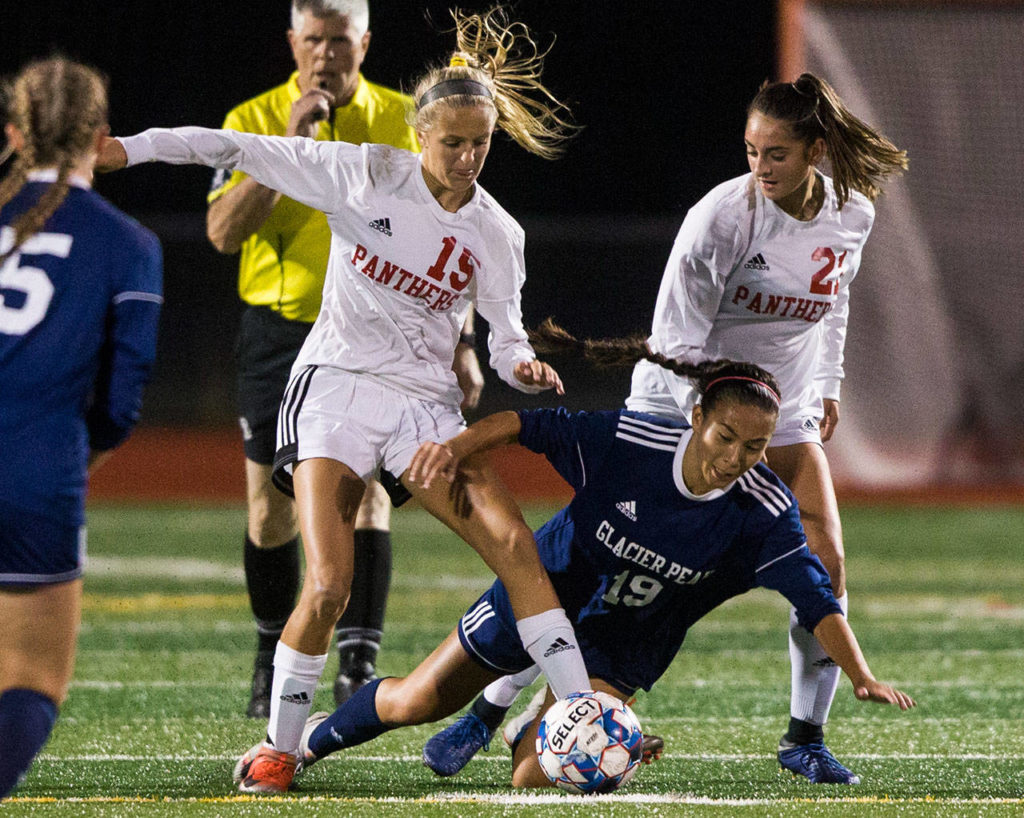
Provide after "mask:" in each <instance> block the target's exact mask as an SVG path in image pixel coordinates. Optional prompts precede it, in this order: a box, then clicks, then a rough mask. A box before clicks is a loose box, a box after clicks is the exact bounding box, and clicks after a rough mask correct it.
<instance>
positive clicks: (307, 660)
mask: <svg viewBox="0 0 1024 818" xmlns="http://www.w3.org/2000/svg"><path fill="white" fill-rule="evenodd" d="M326 664H327V654H326V653H325V654H323V655H322V656H310V655H308V654H306V653H299V652H298V651H297V650H292V649H291V648H290V647H288V646H287V645H286V644H285V643H284V642H282V641H280V640H278V643H277V650H276V651H275V653H274V683H273V684H272V685H271V688H270V722H269V723H268V724H267V736H268V737H269V739H270V743H271V744H273V745H274V749H275V750H280V751H281V752H283V753H295V751H296V750H298V749H299V741H300V740H301V739H302V728H303V727H304V726H305V725H306V718H307V717H308V716H309V711H310V709H311V708H312V706H313V694H314V693H315V692H316V683H317V682H318V681H320V674H321V673H323V672H324V666H325V665H326Z"/></svg>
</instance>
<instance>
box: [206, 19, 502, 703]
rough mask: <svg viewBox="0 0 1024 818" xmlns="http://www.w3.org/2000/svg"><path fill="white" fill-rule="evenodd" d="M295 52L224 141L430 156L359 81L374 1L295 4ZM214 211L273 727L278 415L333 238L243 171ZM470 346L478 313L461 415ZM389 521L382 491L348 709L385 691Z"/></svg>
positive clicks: (218, 192)
mask: <svg viewBox="0 0 1024 818" xmlns="http://www.w3.org/2000/svg"><path fill="white" fill-rule="evenodd" d="M288 42H289V45H290V46H291V50H292V55H293V57H294V59H295V65H296V69H297V70H296V71H295V72H294V73H293V74H292V75H291V77H290V78H289V79H288V81H287V82H285V83H284V84H283V85H279V86H277V87H275V88H272V89H270V90H269V91H267V92H266V93H263V94H261V95H259V96H257V97H255V98H253V99H251V100H249V101H247V102H243V103H242V104H241V105H239V106H238V107H236V108H234V109H233V110H231V111H230V112H229V113H228V115H227V117H226V118H225V120H224V127H225V128H230V129H233V130H237V131H245V132H248V133H257V134H270V135H279V136H280V135H283V136H304V137H311V138H313V139H317V140H342V141H346V142H352V143H362V142H378V143H386V144H390V145H394V146H396V147H399V148H406V149H409V150H414V151H416V150H419V146H418V143H417V141H416V134H415V132H414V130H413V129H412V128H411V127H410V126H409V125H408V124H407V123H406V111H407V110H408V108H409V107H410V106H411V100H410V98H409V97H407V96H405V95H404V94H400V93H399V92H397V91H393V90H391V89H389V88H385V87H383V86H381V85H377V84H375V83H372V82H369V81H367V80H366V79H365V78H364V77H363V76H362V74H361V73H360V67H361V65H362V62H363V59H364V58H365V56H366V52H367V49H368V47H369V44H370V30H369V8H368V5H367V2H366V0H293V2H292V6H291V29H290V30H289V31H288ZM208 202H209V209H208V211H207V221H206V227H207V236H208V237H209V239H210V241H211V242H212V244H213V246H214V247H215V248H216V249H217V250H218V251H220V252H222V253H236V252H239V251H241V260H240V263H239V277H238V293H239V296H240V297H241V298H242V300H243V301H244V302H245V304H246V309H245V311H244V313H243V315H242V321H241V327H240V330H239V335H238V343H237V368H238V400H239V423H240V425H241V427H242V436H243V440H244V447H245V457H246V461H245V476H246V498H247V507H248V525H247V529H246V535H245V550H244V564H245V577H246V585H247V588H248V591H249V600H250V603H251V605H252V611H253V615H254V617H255V619H256V628H257V635H258V642H257V652H256V659H255V663H254V667H253V677H252V695H251V699H250V701H249V705H248V707H247V709H246V714H247V715H248V716H250V717H252V718H267V717H268V716H269V713H270V687H271V681H272V678H273V657H274V650H275V648H276V645H277V640H278V637H279V636H280V635H281V630H282V628H283V627H284V624H285V622H286V621H287V620H288V615H289V614H290V613H291V611H292V608H293V606H294V604H295V598H296V594H297V592H298V589H299V580H300V565H299V542H298V522H297V516H296V512H295V507H294V502H293V501H292V500H291V499H289V498H288V497H286V496H285V495H284V494H281V493H280V492H278V491H277V489H275V488H274V487H273V485H272V483H271V479H270V475H271V470H272V463H273V459H274V450H275V444H276V440H275V437H276V425H277V410H278V406H279V404H280V402H281V396H282V393H283V392H284V388H285V385H286V384H287V381H288V375H289V372H290V370H291V366H292V363H293V362H294V360H295V357H296V355H297V354H298V352H299V349H300V348H301V346H302V344H303V342H304V341H305V338H306V335H307V333H308V332H309V330H310V328H311V327H312V325H313V321H314V320H316V317H317V314H318V313H319V311H320V299H321V293H322V290H323V283H324V274H325V271H326V268H327V257H328V253H329V251H330V242H331V233H330V230H329V229H328V226H327V220H326V217H325V216H324V214H323V213H321V212H319V211H316V210H313V209H311V208H309V207H306V206H305V205H301V204H299V203H298V202H295V201H294V200H292V199H289V198H288V197H286V196H282V195H281V194H280V193H277V192H276V191H273V190H271V189H270V188H267V187H264V186H263V185H260V184H258V183H257V182H256V181H255V180H254V179H251V178H250V177H248V176H246V174H244V173H241V172H237V171H236V172H234V173H228V172H226V171H218V172H217V173H216V175H215V177H214V181H213V185H212V188H211V191H210V194H209V197H208ZM473 341H474V338H473V333H472V312H470V314H469V318H468V319H467V322H466V326H465V327H464V330H463V335H462V343H460V344H459V347H458V350H457V354H456V357H455V370H456V374H457V375H458V380H459V385H460V386H461V387H462V388H463V392H464V394H465V401H464V403H463V408H464V409H465V408H471V407H472V406H474V405H475V404H476V402H477V401H478V400H479V396H480V391H481V389H482V387H483V377H482V375H481V372H480V367H479V364H478V362H477V359H476V353H475V351H474V348H473ZM395 502H396V505H397V503H398V502H400V500H399V499H397V498H396V500H395ZM390 517H391V513H390V505H389V502H388V495H387V492H386V491H385V490H384V488H382V487H381V486H380V485H379V484H377V483H371V484H370V485H368V486H367V490H366V493H365V495H364V496H363V501H362V505H361V506H360V508H359V513H358V515H357V518H356V532H355V565H354V575H353V581H352V595H351V598H350V599H349V603H348V607H347V608H346V610H345V613H344V614H343V615H342V617H341V619H340V620H339V621H338V624H337V628H336V636H337V646H338V654H339V666H338V675H337V678H336V679H335V683H334V698H335V701H336V702H337V703H338V704H340V703H341V702H343V701H344V700H345V699H347V698H348V697H349V696H350V695H351V694H352V693H353V692H354V691H355V690H356V689H358V688H359V687H361V686H362V685H363V684H365V683H366V682H368V681H370V680H371V679H373V678H375V664H376V658H377V652H378V650H379V648H380V640H381V635H382V629H383V621H384V610H385V606H386V603H387V594H388V587H389V584H390V578H391V533H390Z"/></svg>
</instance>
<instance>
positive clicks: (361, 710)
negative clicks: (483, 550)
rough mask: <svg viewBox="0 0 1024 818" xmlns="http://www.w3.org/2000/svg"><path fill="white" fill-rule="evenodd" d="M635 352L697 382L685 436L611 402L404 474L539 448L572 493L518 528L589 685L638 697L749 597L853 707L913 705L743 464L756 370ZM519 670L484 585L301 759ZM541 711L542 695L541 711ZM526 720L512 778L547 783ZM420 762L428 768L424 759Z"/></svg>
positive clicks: (789, 510) (499, 607) (785, 512)
mask: <svg viewBox="0 0 1024 818" xmlns="http://www.w3.org/2000/svg"><path fill="white" fill-rule="evenodd" d="M641 343H642V342H641ZM644 357H645V358H647V359H649V360H654V361H656V362H659V363H662V364H663V365H665V364H668V365H672V366H673V367H674V368H675V369H676V371H680V372H684V373H685V374H688V375H689V376H691V377H693V378H694V379H695V380H696V381H697V383H698V386H699V389H700V392H701V395H702V401H701V404H700V405H698V406H697V407H696V408H695V409H694V412H693V418H692V427H691V426H690V424H688V423H686V422H685V421H681V420H671V419H666V418H661V417H657V416H654V415H647V414H644V413H640V412H632V411H629V410H619V411H608V412H582V413H578V414H570V413H569V412H567V411H565V410H564V409H539V410H533V411H520V412H502V413H499V414H496V415H492V416H490V417H488V418H485V419H484V420H482V421H480V422H478V423H476V424H474V425H473V426H471V427H470V428H469V429H468V430H467V431H465V432H463V433H461V434H460V435H458V436H456V437H455V438H453V439H452V440H450V441H448V443H447V444H436V443H426V444H424V445H423V446H422V447H421V448H420V450H419V452H418V453H417V455H416V456H415V457H414V458H413V461H412V463H411V465H410V471H409V477H410V480H412V481H413V482H414V483H418V484H420V485H423V486H429V485H430V484H431V483H432V482H433V481H435V480H439V479H444V480H447V481H448V482H449V483H451V485H452V487H453V490H455V491H457V490H458V486H459V481H458V473H459V464H460V462H461V461H462V460H463V458H466V457H469V456H471V455H474V454H478V453H480V452H483V451H486V450H488V449H491V448H493V447H495V446H500V445H504V444H508V443H513V442H518V443H519V444H521V445H523V446H526V447H527V448H529V449H532V450H533V451H536V452H539V453H542V454H544V455H546V456H547V458H548V460H549V461H550V462H551V463H552V465H553V466H554V467H555V469H556V470H557V471H558V472H559V474H560V475H561V476H562V477H563V478H564V479H565V480H566V481H567V482H568V483H569V484H570V485H571V486H572V487H573V489H574V491H575V496H574V497H573V499H572V501H571V502H570V503H569V505H568V506H566V507H565V508H564V509H562V510H561V511H560V512H559V513H558V514H556V515H555V516H554V517H553V518H552V519H551V520H549V521H548V522H547V523H546V524H545V525H544V526H543V527H541V529H540V530H539V531H538V532H537V533H536V539H537V544H538V549H539V552H540V555H541V561H542V563H543V564H544V567H545V568H546V569H547V572H548V574H549V575H550V577H551V581H552V583H553V585H554V586H555V589H556V591H557V592H558V594H559V598H560V600H561V601H562V604H563V606H564V607H565V610H566V613H567V615H568V616H569V618H570V619H571V620H572V622H573V626H574V629H575V631H576V634H577V639H578V640H579V645H580V648H581V649H582V651H583V655H584V659H585V660H586V664H587V668H588V670H589V671H590V673H591V684H592V686H593V688H594V689H596V690H603V691H605V692H608V693H610V694H612V695H614V696H616V697H618V698H620V699H627V698H629V697H630V696H632V695H633V693H634V692H635V691H636V690H638V689H641V688H642V689H644V690H647V689H649V688H650V687H651V685H653V684H654V682H655V681H656V680H657V679H658V677H659V676H661V674H662V673H663V672H664V671H665V669H666V668H667V667H668V665H669V663H670V662H671V661H672V658H673V657H674V656H675V654H676V652H677V651H678V650H679V648H680V646H681V644H682V642H683V639H684V638H685V636H686V632H687V630H688V629H689V628H690V626H691V625H693V624H694V623H695V622H697V620H699V619H700V618H701V617H702V616H704V615H705V614H706V613H708V612H709V611H710V610H712V609H713V608H715V607H716V606H717V605H719V604H721V603H722V602H724V601H725V600H726V599H729V598H731V597H734V596H737V595H738V594H742V593H744V592H745V591H747V590H749V589H751V588H754V587H765V588H772V589H775V590H777V591H779V592H780V593H782V594H783V595H784V596H785V597H786V598H787V599H788V600H789V601H790V602H791V603H792V604H793V605H794V606H795V607H796V610H797V612H798V615H799V617H800V621H801V623H802V624H803V626H804V627H806V628H807V629H808V630H809V631H812V632H813V633H814V634H815V636H817V638H818V639H820V640H821V641H822V642H823V644H825V645H826V647H827V649H828V650H829V652H830V654H831V655H832V656H833V657H834V658H835V660H836V661H837V662H838V663H839V665H840V666H841V667H842V668H843V670H844V671H845V672H846V673H847V675H848V676H849V677H850V679H851V681H852V682H853V685H854V692H855V694H856V696H857V698H858V699H862V700H870V701H876V702H880V703H887V704H896V705H898V706H899V707H900V708H901V709H906V708H908V707H911V706H913V705H914V702H913V700H912V699H911V698H910V697H909V696H907V695H906V694H905V693H902V692H900V691H898V690H894V689H893V688H892V687H890V686H888V685H886V684H882V683H880V682H878V681H877V680H875V678H874V676H873V675H872V674H871V671H870V670H869V668H868V666H867V663H866V662H865V660H864V657H863V655H862V654H861V652H860V648H859V647H858V645H857V641H856V638H855V637H854V635H853V632H852V631H851V630H850V628H849V626H848V624H847V622H846V620H845V618H844V617H843V616H842V611H841V608H840V607H839V605H838V603H837V602H836V599H835V596H834V595H833V593H832V589H831V584H830V582H829V577H828V574H827V573H826V571H825V570H824V568H823V566H822V564H821V562H820V561H819V560H818V558H817V557H815V556H814V555H813V554H812V553H811V552H810V550H809V549H808V548H807V542H806V537H805V536H804V532H803V528H802V526H801V524H800V517H799V513H798V511H797V507H796V503H795V501H794V499H793V496H792V494H791V493H790V492H789V490H788V489H787V488H786V487H785V486H784V485H783V484H782V482H781V481H780V480H779V479H778V478H777V477H776V476H775V475H774V474H773V473H772V472H771V471H770V470H769V469H768V467H767V466H765V465H764V463H762V462H760V461H761V458H762V456H763V455H764V451H765V448H766V447H767V446H768V443H769V440H770V439H771V435H772V432H773V431H774V428H775V421H776V419H777V418H778V411H779V404H780V398H779V394H778V387H777V385H776V384H775V381H774V379H773V378H772V377H771V375H769V374H768V373H767V372H765V371H764V370H762V369H760V368H759V367H756V366H754V365H752V364H742V363H733V362H730V361H715V362H706V363H703V364H700V365H690V364H683V363H680V362H674V363H673V362H668V361H666V360H665V359H664V358H662V356H655V355H652V354H650V353H648V352H646V350H645V351H644ZM634 360H635V359H634ZM532 664H533V661H532V659H531V658H530V656H529V655H528V654H527V653H526V652H525V651H524V650H523V648H522V645H521V644H520V642H519V640H518V639H517V638H516V631H515V623H514V617H513V616H512V612H511V608H510V606H509V601H508V596H507V593H506V591H505V588H504V586H503V585H502V583H501V582H500V581H496V582H495V583H494V584H493V585H492V586H491V588H490V589H489V590H488V591H487V592H486V593H485V594H484V595H483V596H482V597H481V598H480V599H479V600H478V601H477V602H476V603H475V604H474V605H473V606H472V607H471V608H470V609H469V611H468V612H467V613H466V614H465V616H463V618H462V619H461V621H460V622H459V625H458V627H457V628H456V629H455V630H454V631H452V633H451V634H450V635H449V636H448V637H447V638H446V639H445V641H444V642H443V643H442V644H441V645H440V646H439V647H438V648H437V649H436V650H435V651H434V652H433V653H432V654H431V655H430V656H429V657H428V658H427V659H426V660H425V661H424V662H422V663H421V664H420V665H419V667H417V668H416V669H415V670H414V671H413V672H412V673H411V674H410V675H409V676H407V677H405V678H401V679H398V678H392V679H384V680H379V681H376V682H374V683H372V684H371V685H368V686H366V687H365V688H363V689H362V690H360V691H359V692H358V693H356V694H355V695H354V696H353V697H352V699H350V700H349V701H348V702H347V703H346V704H344V705H342V706H341V707H340V708H338V709H337V710H336V711H335V712H334V713H333V714H331V715H327V714H316V715H314V716H312V717H311V718H310V720H309V722H308V723H307V731H306V733H305V734H304V742H303V746H302V752H303V765H304V766H309V765H310V764H312V763H314V762H315V761H317V760H318V759H320V758H322V757H324V756H325V755H327V754H329V753H331V752H334V751H335V750H338V749H341V748H345V747H352V746H355V745H356V744H359V743H361V742H364V741H367V740H369V739H371V738H374V737H375V736H377V735H380V734H381V733H383V732H385V731H387V730H390V729H392V728H394V727H398V726H403V725H410V724H420V723H423V722H429V721H434V720H436V719H439V718H442V717H444V716H446V715H448V714H450V713H452V712H454V711H456V710H457V709H458V708H460V707H462V706H463V705H464V704H465V703H467V702H468V701H469V699H470V697H471V696H473V695H474V694H475V693H476V692H477V691H480V690H481V689H483V687H484V686H485V685H486V684H488V683H489V682H492V681H494V680H496V679H497V678H498V677H500V676H502V675H504V674H510V673H517V672H520V671H524V670H526V669H528V668H529V667H530V666H531V665H532ZM553 701H554V696H553V695H552V694H551V693H550V692H549V693H548V695H547V701H546V704H547V705H550V704H551V703H552V702H553ZM501 715H503V713H502V714H501ZM474 717H475V716H474ZM498 722H500V715H499V718H498ZM538 723H539V714H538V717H537V718H535V719H534V720H533V721H532V722H531V723H530V724H528V725H526V727H525V729H524V730H523V732H522V733H521V734H520V735H519V736H517V739H518V741H517V742H516V743H515V747H514V750H513V753H514V755H513V776H512V783H513V785H514V786H522V787H540V786H551V783H550V782H549V781H548V779H547V778H546V777H545V776H544V774H543V772H542V771H541V769H540V766H539V764H538V762H537V757H536V754H535V753H534V752H533V744H534V742H533V740H532V739H533V738H534V737H535V735H536V729H537V725H538ZM496 726H497V724H496V723H495V724H494V725H493V726H489V727H488V737H489V733H490V731H492V730H493V729H494V728H495V727H496ZM483 743H484V742H482V741H481V742H479V743H476V744H474V745H472V746H471V747H469V750H470V752H469V755H472V752H475V750H476V749H479V747H480V746H482V745H483ZM440 749H445V748H440ZM447 749H448V750H450V751H454V752H457V751H459V750H460V749H465V748H458V747H454V746H452V745H448V747H447ZM466 760H468V756H467V758H466ZM425 761H426V762H427V763H428V766H432V767H433V766H434V765H433V764H432V763H431V761H432V759H431V758H429V757H428V754H425ZM463 763H464V762H463Z"/></svg>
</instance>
